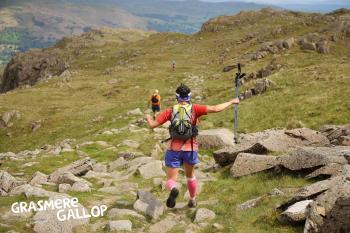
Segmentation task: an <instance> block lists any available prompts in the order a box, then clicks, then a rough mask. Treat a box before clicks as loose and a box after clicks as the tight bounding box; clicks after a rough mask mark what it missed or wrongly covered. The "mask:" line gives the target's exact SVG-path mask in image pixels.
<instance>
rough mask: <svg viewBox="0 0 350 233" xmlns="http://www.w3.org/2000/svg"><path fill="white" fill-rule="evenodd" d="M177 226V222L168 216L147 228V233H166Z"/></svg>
mask: <svg viewBox="0 0 350 233" xmlns="http://www.w3.org/2000/svg"><path fill="white" fill-rule="evenodd" d="M177 224H178V222H177V221H176V220H175V219H174V217H172V216H168V217H166V218H165V219H163V220H161V221H159V222H157V223H155V224H153V225H152V226H151V227H150V228H149V232H150V233H166V232H169V231H171V229H173V228H174V227H175V226H176V225H177Z"/></svg>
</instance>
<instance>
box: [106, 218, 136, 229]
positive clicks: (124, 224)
mask: <svg viewBox="0 0 350 233" xmlns="http://www.w3.org/2000/svg"><path fill="white" fill-rule="evenodd" d="M107 229H108V231H132V222H131V221H130V220H117V221H109V222H108V224H107Z"/></svg>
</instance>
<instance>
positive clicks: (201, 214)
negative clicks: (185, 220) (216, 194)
mask: <svg viewBox="0 0 350 233" xmlns="http://www.w3.org/2000/svg"><path fill="white" fill-rule="evenodd" d="M214 218H215V213H214V212H213V211H211V210H208V209H206V208H199V209H198V210H197V211H196V215H195V217H194V220H193V222H194V223H200V222H204V221H210V220H213V219H214Z"/></svg>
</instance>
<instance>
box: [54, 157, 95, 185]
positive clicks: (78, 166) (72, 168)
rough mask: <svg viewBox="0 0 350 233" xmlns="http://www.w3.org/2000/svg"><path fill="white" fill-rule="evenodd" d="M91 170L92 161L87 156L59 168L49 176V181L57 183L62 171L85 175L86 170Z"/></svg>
mask: <svg viewBox="0 0 350 233" xmlns="http://www.w3.org/2000/svg"><path fill="white" fill-rule="evenodd" d="M90 170H92V162H91V159H90V158H89V157H87V158H83V159H81V160H78V161H75V162H73V163H71V164H69V165H67V166H65V167H62V168H59V169H57V170H56V171H54V172H53V173H51V175H50V176H49V181H51V182H54V183H57V182H58V178H59V177H61V176H62V175H63V174H64V173H67V172H70V173H72V174H73V175H76V176H82V175H85V174H86V173H87V172H88V171H90Z"/></svg>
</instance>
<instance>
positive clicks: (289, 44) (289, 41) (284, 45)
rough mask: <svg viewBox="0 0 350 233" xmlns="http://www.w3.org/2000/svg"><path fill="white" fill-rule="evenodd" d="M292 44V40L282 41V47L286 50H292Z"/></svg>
mask: <svg viewBox="0 0 350 233" xmlns="http://www.w3.org/2000/svg"><path fill="white" fill-rule="evenodd" d="M293 44H294V38H289V39H286V40H284V41H283V47H284V48H286V49H290V48H292V46H293Z"/></svg>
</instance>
